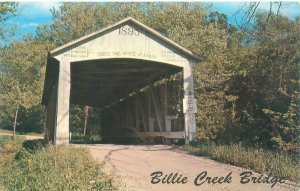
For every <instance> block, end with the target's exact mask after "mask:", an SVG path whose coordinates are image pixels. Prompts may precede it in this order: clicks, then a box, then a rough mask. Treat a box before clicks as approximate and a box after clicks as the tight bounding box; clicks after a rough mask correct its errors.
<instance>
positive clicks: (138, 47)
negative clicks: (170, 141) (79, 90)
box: [42, 17, 202, 144]
mask: <svg viewBox="0 0 300 191" xmlns="http://www.w3.org/2000/svg"><path fill="white" fill-rule="evenodd" d="M110 59H121V60H126V59H131V60H139V61H145V62H156V63H158V64H161V65H168V66H174V67H179V68H182V70H183V87H184V100H187V102H185V105H184V108H187V109H185V113H184V121H185V122H184V126H185V131H184V132H147V133H146V132H145V133H140V136H150V137H151V136H163V137H167V138H174V137H176V138H184V139H185V140H186V143H187V144H188V143H189V142H190V141H193V140H195V139H196V121H195V105H189V103H195V101H194V99H195V98H194V82H193V66H194V65H195V64H197V63H199V62H200V61H202V58H200V57H199V56H197V55H195V54H193V53H192V52H190V51H189V50H187V49H185V48H183V47H181V46H180V45H178V44H176V43H175V42H173V41H171V40H169V39H168V38H166V37H164V36H162V35H161V34H159V33H158V32H156V31H155V30H153V29H151V28H149V27H147V26H146V25H144V24H142V23H140V22H139V21H137V20H135V19H133V18H131V17H129V18H126V19H124V20H121V21H120V22H118V23H116V24H114V25H112V26H109V27H106V28H104V29H102V30H100V31H97V32H95V33H92V34H90V35H87V36H84V37H82V38H80V39H77V40H75V41H72V42H70V43H68V44H65V45H63V46H61V47H59V48H57V49H55V50H53V51H51V52H50V53H49V55H48V62H47V70H46V77H45V84H44V92H43V99H42V104H43V105H45V106H46V107H47V115H46V116H47V117H46V118H47V119H46V125H47V135H48V138H49V140H51V141H52V142H53V143H54V144H68V143H69V108H70V92H71V65H72V64H73V63H76V62H90V61H99V62H101V60H110ZM141 64H143V62H142V63H141ZM153 101H155V100H153Z"/></svg>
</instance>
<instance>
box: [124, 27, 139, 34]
mask: <svg viewBox="0 0 300 191" xmlns="http://www.w3.org/2000/svg"><path fill="white" fill-rule="evenodd" d="M119 35H129V36H139V35H140V32H139V31H137V30H136V29H134V28H132V27H129V26H124V27H121V28H119Z"/></svg>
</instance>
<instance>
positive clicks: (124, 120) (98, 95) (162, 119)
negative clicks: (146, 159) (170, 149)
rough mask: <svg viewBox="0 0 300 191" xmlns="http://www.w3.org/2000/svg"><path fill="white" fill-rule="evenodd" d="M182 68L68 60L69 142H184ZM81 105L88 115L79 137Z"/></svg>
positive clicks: (126, 61)
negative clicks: (87, 111) (69, 88)
mask: <svg viewBox="0 0 300 191" xmlns="http://www.w3.org/2000/svg"><path fill="white" fill-rule="evenodd" d="M182 70H183V69H182V68H181V67H177V66H174V65H169V64H165V63H161V62H154V61H147V60H140V59H124V58H123V59H101V60H92V61H80V62H73V63H71V93H70V103H71V104H70V133H71V142H73V143H75V142H82V141H87V142H93V141H94V142H105V143H122V144H126V143H129V144H132V143H142V144H147V143H150V144H156V143H170V142H171V141H175V142H180V141H183V139H184V116H183V112H182V98H183V87H182V84H183V83H182ZM84 106H88V107H89V116H88V118H87V128H86V136H85V137H82V136H81V135H82V134H83V129H84V127H83V126H84V123H83V120H84V115H83V113H81V114H80V112H82V108H83V107H84ZM78 108H81V109H78ZM78 116H79V117H78Z"/></svg>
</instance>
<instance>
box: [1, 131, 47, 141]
mask: <svg viewBox="0 0 300 191" xmlns="http://www.w3.org/2000/svg"><path fill="white" fill-rule="evenodd" d="M1 135H2V136H10V137H11V136H12V134H11V133H3V132H0V136H1ZM18 136H21V137H24V139H26V140H34V139H43V138H44V137H41V136H35V135H18Z"/></svg>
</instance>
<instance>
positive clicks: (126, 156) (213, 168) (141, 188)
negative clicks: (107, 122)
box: [86, 144, 299, 191]
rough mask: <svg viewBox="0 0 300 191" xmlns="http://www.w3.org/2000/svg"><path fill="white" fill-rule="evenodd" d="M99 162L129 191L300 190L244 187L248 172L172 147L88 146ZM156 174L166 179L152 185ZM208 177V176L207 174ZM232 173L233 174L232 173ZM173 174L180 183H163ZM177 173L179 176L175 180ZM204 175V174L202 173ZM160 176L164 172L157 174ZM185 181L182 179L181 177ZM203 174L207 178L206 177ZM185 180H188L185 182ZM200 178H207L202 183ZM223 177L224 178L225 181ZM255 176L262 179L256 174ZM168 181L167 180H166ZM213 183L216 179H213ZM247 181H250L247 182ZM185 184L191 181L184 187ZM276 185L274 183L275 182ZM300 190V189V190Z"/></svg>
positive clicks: (279, 186)
mask: <svg viewBox="0 0 300 191" xmlns="http://www.w3.org/2000/svg"><path fill="white" fill-rule="evenodd" d="M86 146H87V147H88V148H89V149H90V150H91V153H92V155H93V157H94V158H95V159H97V160H98V161H99V162H100V163H101V164H102V165H103V167H104V170H105V171H106V172H107V173H110V174H112V175H113V176H115V177H116V179H117V181H118V182H119V183H120V184H121V185H122V187H121V190H128V191H136V190H137V191H151V190H153V191H177V190H178V191H185V190H186V191H198V190H199V191H200V190H201V191H268V190H269V191H288V190H297V191H298V190H299V189H297V188H296V187H295V185H294V186H292V185H291V183H288V184H287V183H284V184H280V183H277V184H275V185H274V187H273V188H271V185H272V184H267V183H260V184H259V183H256V184H253V183H246V184H241V182H240V181H241V176H240V173H242V172H245V171H247V170H246V169H242V168H238V167H234V166H231V165H226V164H223V163H218V162H215V161H213V160H209V159H207V158H203V157H196V156H191V155H188V154H186V153H184V152H180V151H178V150H176V149H174V148H173V147H171V146H166V145H155V146H148V145H144V146H142V145H141V146H139V145H134V146H133V145H111V144H108V145H86ZM156 171H161V172H162V173H163V175H162V177H160V178H159V177H157V178H155V179H153V181H154V182H158V181H159V183H157V184H152V183H151V180H152V178H151V174H152V173H153V172H156ZM204 171H206V172H207V175H206V176H204V175H205V172H204ZM230 172H232V173H231V174H230ZM170 173H173V176H170V178H169V182H170V181H171V182H172V178H173V182H174V181H175V182H180V183H175V184H172V183H170V184H166V183H164V184H163V183H162V180H161V179H162V178H163V177H164V176H165V175H166V174H168V175H169V174H170ZM175 173H178V174H177V177H175V178H174V176H175ZM201 173H202V174H201ZM199 174H201V175H200V176H199V178H198V179H197V181H196V184H201V183H202V182H203V180H204V179H206V178H207V177H208V176H209V177H218V178H216V179H215V180H214V181H216V182H219V183H216V184H212V183H208V182H207V181H206V182H205V183H203V184H201V185H200V186H197V185H195V183H194V181H195V179H196V177H197V176H198V175H199ZM156 175H157V176H158V175H160V173H157V174H156ZM180 175H182V176H181V178H180V179H179V180H178V177H180ZM202 175H203V176H202ZM183 177H187V178H186V179H185V180H183ZM200 177H204V179H203V180H200ZM221 177H224V178H223V179H222V178H221ZM252 177H259V174H253V175H252ZM166 179H167V178H166ZM211 180H212V179H211ZM244 181H245V182H246V181H247V179H244ZM182 182H187V183H185V184H182ZM273 183H274V180H273ZM298 188H299V187H298Z"/></svg>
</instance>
